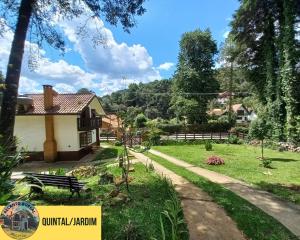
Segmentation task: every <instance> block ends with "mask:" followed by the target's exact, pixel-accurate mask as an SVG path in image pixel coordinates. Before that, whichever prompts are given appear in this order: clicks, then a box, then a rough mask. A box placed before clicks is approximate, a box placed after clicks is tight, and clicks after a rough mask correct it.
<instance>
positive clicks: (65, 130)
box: [14, 85, 105, 161]
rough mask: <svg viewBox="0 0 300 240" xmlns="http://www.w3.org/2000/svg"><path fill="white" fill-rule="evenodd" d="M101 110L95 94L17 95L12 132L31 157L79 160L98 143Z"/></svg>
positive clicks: (47, 87)
mask: <svg viewBox="0 0 300 240" xmlns="http://www.w3.org/2000/svg"><path fill="white" fill-rule="evenodd" d="M104 115H105V113H104V110H103V108H102V106H101V103H100V102H99V100H98V98H97V96H96V95H95V94H92V93H90V94H58V93H56V92H55V91H54V90H53V89H52V86H50V85H44V93H43V94H26V95H24V96H20V97H19V98H18V110H17V114H16V120H15V129H14V134H15V136H16V137H17V140H18V142H19V144H18V146H19V147H20V148H23V149H24V150H25V151H26V152H28V153H30V154H29V155H30V156H31V159H32V160H45V161H56V160H64V161H65V160H79V159H80V158H81V157H83V156H84V155H85V154H87V153H89V152H90V150H91V146H92V145H98V146H99V145H100V130H99V129H100V128H101V122H102V121H101V118H102V116H104Z"/></svg>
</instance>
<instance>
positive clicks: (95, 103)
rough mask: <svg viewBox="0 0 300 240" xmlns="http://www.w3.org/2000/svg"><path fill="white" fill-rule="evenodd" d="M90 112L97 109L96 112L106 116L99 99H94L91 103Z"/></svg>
mask: <svg viewBox="0 0 300 240" xmlns="http://www.w3.org/2000/svg"><path fill="white" fill-rule="evenodd" d="M89 107H90V110H91V109H95V110H96V112H97V113H98V114H100V115H105V112H104V110H103V108H102V106H101V104H100V103H99V101H98V99H97V97H94V98H93V100H92V101H91V103H90V104H89Z"/></svg>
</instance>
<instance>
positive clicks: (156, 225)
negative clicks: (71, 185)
mask: <svg viewBox="0 0 300 240" xmlns="http://www.w3.org/2000/svg"><path fill="white" fill-rule="evenodd" d="M114 149H116V151H117V152H118V151H120V150H121V149H122V148H120V147H114V146H113V147H112V146H110V147H109V148H108V149H107V150H106V149H104V150H105V154H104V153H103V152H101V153H100V154H99V155H98V156H97V158H98V160H101V161H100V163H101V162H102V164H100V165H99V163H97V168H99V169H100V170H101V171H103V169H106V171H107V172H109V173H112V174H113V175H114V176H121V169H120V168H118V167H117V166H116V164H115V163H117V161H116V160H115V159H114V160H113V159H111V157H112V156H115V155H113V154H111V153H114V154H115V152H116V151H115V150H114ZM107 158H108V159H107ZM134 169H135V171H134V172H132V173H130V177H132V178H133V180H132V182H130V184H129V190H130V192H129V193H127V191H126V189H125V186H122V187H121V192H122V193H123V194H125V195H127V196H128V199H129V201H128V202H126V203H115V202H114V203H113V200H112V199H111V198H110V197H108V194H109V193H110V192H111V191H112V190H114V189H115V187H114V185H113V184H109V185H99V184H98V180H99V176H92V177H84V178H81V179H80V180H81V181H84V182H86V186H87V188H90V189H91V191H89V192H82V193H81V195H82V196H81V197H77V196H75V197H73V198H72V201H69V199H68V198H69V195H70V193H69V191H68V190H64V189H58V188H55V187H46V188H45V190H44V195H43V196H38V195H33V197H31V198H30V199H23V200H29V201H30V202H31V203H33V204H36V205H102V211H103V222H102V228H103V240H111V239H126V235H127V234H129V233H130V234H136V235H137V236H142V238H143V239H151V238H152V237H153V238H156V239H161V227H160V220H159V219H160V216H161V212H162V211H163V210H165V205H164V203H165V202H166V201H167V200H170V198H171V195H170V191H171V190H172V191H173V189H172V188H173V186H170V184H169V183H168V182H167V181H166V180H165V179H162V178H161V177H159V176H158V175H157V174H155V173H154V172H149V171H148V170H147V169H146V168H145V166H144V165H142V164H135V165H134ZM99 174H100V173H99ZM28 191H29V189H28V187H26V186H25V185H24V184H18V185H17V187H16V189H15V191H14V194H15V198H17V197H18V196H20V195H24V194H26V193H28ZM166 234H167V237H169V236H170V234H171V228H170V226H169V225H167V226H166ZM138 239H139V238H138ZM167 239H169V238H167ZM187 239H188V237H187V236H186V237H185V238H183V240H187Z"/></svg>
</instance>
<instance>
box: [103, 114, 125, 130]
mask: <svg viewBox="0 0 300 240" xmlns="http://www.w3.org/2000/svg"><path fill="white" fill-rule="evenodd" d="M102 122H105V123H107V124H110V125H111V127H112V128H118V127H119V125H120V123H121V119H120V118H119V117H118V116H117V115H116V114H107V115H105V116H104V117H102Z"/></svg>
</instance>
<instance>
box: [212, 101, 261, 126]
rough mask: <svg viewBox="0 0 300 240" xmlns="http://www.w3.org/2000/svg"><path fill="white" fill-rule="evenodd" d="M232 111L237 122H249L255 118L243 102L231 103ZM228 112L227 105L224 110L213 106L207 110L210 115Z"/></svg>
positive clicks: (253, 113)
mask: <svg viewBox="0 0 300 240" xmlns="http://www.w3.org/2000/svg"><path fill="white" fill-rule="evenodd" d="M232 112H233V113H234V114H235V115H236V122H237V123H247V122H251V121H253V120H254V119H256V118H257V115H256V114H255V112H254V111H253V110H248V109H247V108H246V107H245V106H244V105H243V104H241V103H239V104H233V105H232ZM227 113H228V107H227V108H226V109H225V110H222V109H219V108H215V109H212V110H211V111H209V112H208V114H209V115H210V116H222V115H225V114H227Z"/></svg>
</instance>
